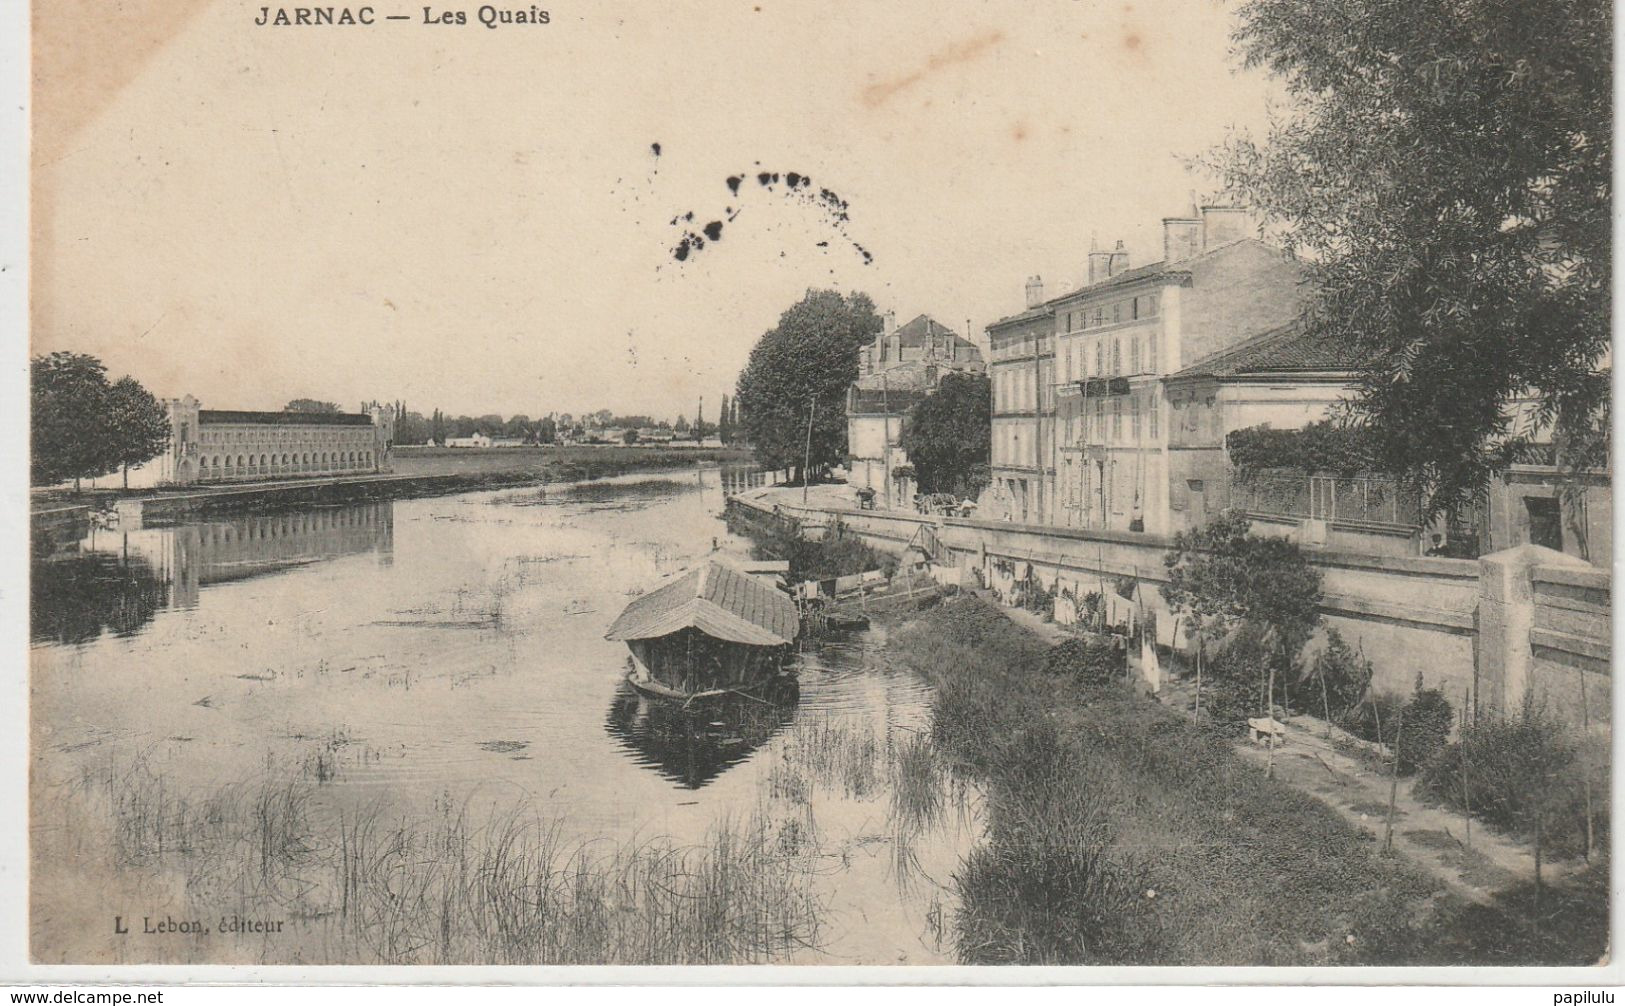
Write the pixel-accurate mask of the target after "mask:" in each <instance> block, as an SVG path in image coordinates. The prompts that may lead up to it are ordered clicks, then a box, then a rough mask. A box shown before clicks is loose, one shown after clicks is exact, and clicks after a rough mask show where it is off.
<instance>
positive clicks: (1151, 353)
mask: <svg viewBox="0 0 1625 1006" xmlns="http://www.w3.org/2000/svg"><path fill="white" fill-rule="evenodd" d="M1145 356H1146V361H1145V362H1146V370H1147V371H1148V372H1150V373H1153V374H1160V373H1162V360H1160V359H1159V358H1158V357H1157V333H1155V332H1152V333H1151V334H1150V335H1148V336H1146V347H1145Z"/></svg>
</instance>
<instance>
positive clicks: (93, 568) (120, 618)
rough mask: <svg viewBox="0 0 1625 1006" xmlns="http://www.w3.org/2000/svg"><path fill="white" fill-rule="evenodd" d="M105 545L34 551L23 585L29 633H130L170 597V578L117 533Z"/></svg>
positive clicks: (83, 638)
mask: <svg viewBox="0 0 1625 1006" xmlns="http://www.w3.org/2000/svg"><path fill="white" fill-rule="evenodd" d="M103 538H104V540H105V541H106V542H107V543H108V546H109V547H108V550H107V551H97V550H95V549H78V548H75V549H64V550H59V551H53V552H50V553H41V554H36V555H35V556H34V561H33V563H32V568H31V570H30V583H29V590H28V614H29V619H28V622H29V639H31V640H32V641H33V642H35V643H61V644H75V643H88V642H91V641H92V640H94V639H96V638H97V637H99V636H100V635H101V634H102V633H103V632H104V631H111V632H113V633H114V634H116V635H120V636H130V635H134V634H135V633H137V632H139V631H140V630H141V628H142V627H143V626H145V625H146V624H147V623H148V622H150V621H152V619H153V616H154V615H156V614H157V613H158V610H159V609H160V608H162V607H164V605H165V604H167V603H169V600H170V592H169V584H168V583H166V582H165V580H164V578H163V576H162V575H161V574H160V573H159V572H158V571H157V570H155V569H154V568H153V564H152V563H151V562H149V561H147V559H146V558H145V557H143V556H142V555H140V554H139V553H135V552H132V551H131V550H130V549H128V548H126V547H124V540H123V539H122V538H121V537H120V536H119V535H106V534H104V535H103Z"/></svg>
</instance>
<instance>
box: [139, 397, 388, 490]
mask: <svg viewBox="0 0 1625 1006" xmlns="http://www.w3.org/2000/svg"><path fill="white" fill-rule="evenodd" d="M164 404H165V408H166V409H167V411H168V413H169V423H170V444H169V449H168V450H167V451H166V452H165V454H164V455H163V458H162V467H161V470H160V473H159V480H160V481H161V482H165V483H170V484H173V485H191V484H194V483H216V482H242V481H250V480H258V479H267V478H299V477H307V476H333V475H361V474H370V473H376V472H387V471H390V458H391V454H392V451H393V450H394V446H395V414H394V409H393V408H392V407H390V406H376V405H375V406H373V407H372V409H371V410H370V411H369V413H368V414H362V413H343V412H241V411H234V410H227V409H204V408H201V407H200V405H199V402H198V400H197V399H196V398H194V397H192V396H191V395H187V396H185V397H183V398H171V399H168V400H167V401H166V402H165V403H164Z"/></svg>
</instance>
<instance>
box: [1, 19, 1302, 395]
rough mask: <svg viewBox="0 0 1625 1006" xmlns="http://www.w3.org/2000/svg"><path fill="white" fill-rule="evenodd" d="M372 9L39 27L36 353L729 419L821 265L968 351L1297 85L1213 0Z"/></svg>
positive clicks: (172, 380)
mask: <svg viewBox="0 0 1625 1006" xmlns="http://www.w3.org/2000/svg"><path fill="white" fill-rule="evenodd" d="M375 6H376V10H377V15H378V17H379V18H380V19H382V17H383V16H384V15H386V14H402V15H409V16H410V19H409V20H406V21H399V22H382V23H380V24H377V25H374V26H372V27H328V26H320V27H311V26H305V27H282V28H278V27H270V26H268V27H258V26H255V25H254V24H253V21H254V19H255V18H257V17H258V16H259V14H260V5H258V4H242V3H236V2H222V0H127V2H126V3H124V4H121V5H106V4H101V3H93V2H91V0H62V3H61V6H60V9H59V11H58V12H57V15H56V16H54V17H52V18H51V19H49V20H46V19H39V20H37V21H36V26H35V32H36V35H35V55H34V60H35V62H34V69H35V79H36V94H35V119H34V125H33V153H34V162H33V203H32V238H33V242H34V252H33V284H34V285H33V292H32V301H31V314H32V329H33V335H32V350H33V352H36V353H40V352H49V351H54V350H72V351H77V352H87V353H92V354H95V355H97V356H99V357H101V358H102V359H103V360H104V361H106V363H107V364H108V367H109V370H110V371H111V372H112V374H113V376H118V375H120V374H124V373H130V374H133V375H134V376H135V377H136V378H138V379H139V380H141V381H142V382H143V383H145V384H146V385H147V386H148V387H149V388H151V389H152V390H153V391H154V393H156V394H158V395H160V396H164V397H167V396H175V395H181V394H186V393H190V394H193V395H196V396H197V397H198V398H199V399H201V400H202V401H203V403H204V406H205V407H208V408H244V409H266V408H270V409H274V408H280V407H281V406H282V405H283V404H284V403H285V402H287V401H288V400H289V399H292V398H301V397H302V398H317V399H323V400H332V401H336V402H339V403H340V404H342V405H344V406H345V407H346V408H349V409H353V408H355V407H357V406H358V405H359V404H360V403H361V401H363V400H367V399H383V400H396V399H403V400H405V401H406V402H407V404H408V407H409V408H411V409H413V410H414V411H422V412H425V413H426V412H428V411H430V410H432V409H434V408H441V409H444V410H446V411H448V412H450V413H454V414H456V413H466V414H471V415H478V414H485V413H492V412H497V413H502V414H504V415H510V414H514V413H524V414H527V415H531V416H539V415H543V414H546V413H549V412H572V413H578V414H579V413H582V412H587V411H592V410H596V409H599V408H608V409H612V410H614V411H616V412H620V413H629V414H650V415H654V416H656V417H665V418H675V417H676V416H677V415H679V414H684V415H687V416H689V417H690V418H692V415H693V412H694V410H695V408H696V407H697V406H698V404H699V401H700V399H701V398H702V397H703V398H704V400H705V403H706V405H705V408H706V411H707V415H708V416H709V417H712V418H714V415H715V412H714V409H715V405H716V401H717V399H718V398H719V397H720V396H721V395H723V394H731V392H732V390H733V386H734V381H735V378H736V377H737V374H738V372H739V370H740V368H741V367H742V366H743V365H744V363H745V360H746V358H747V356H748V354H749V352H750V348H751V346H752V345H753V344H754V342H755V340H756V339H757V338H758V337H759V336H760V335H761V334H762V332H763V331H765V330H767V329H768V328H770V327H772V325H773V324H774V323H775V321H776V320H777V318H778V316H779V314H780V313H781V312H782V311H783V310H784V309H785V308H786V307H788V306H789V305H790V304H792V303H793V302H794V301H796V300H797V299H798V298H799V297H800V296H801V295H802V293H803V292H804V291H805V290H807V289H809V288H819V287H833V288H836V289H840V290H842V291H854V290H861V291H864V292H866V293H868V294H869V295H870V296H871V297H872V298H873V299H874V300H875V302H876V303H877V305H879V307H880V308H881V309H882V310H892V311H895V312H896V314H897V317H898V320H899V322H904V321H907V320H908V319H910V318H913V317H914V316H916V315H918V314H921V313H924V314H929V315H931V316H932V317H934V318H936V319H937V320H939V321H941V322H942V323H943V324H946V325H948V326H949V327H951V328H954V329H956V330H958V331H961V332H965V331H967V330H968V331H969V332H970V333H971V334H972V335H973V337H974V338H976V339H978V340H980V339H981V338H982V327H983V326H984V325H986V324H987V323H988V322H990V321H993V320H995V319H997V318H998V317H1001V316H1003V315H1006V314H1010V313H1014V312H1016V311H1019V310H1021V308H1022V306H1023V301H1022V297H1023V287H1024V285H1025V282H1026V279H1027V277H1028V276H1030V275H1034V274H1037V275H1041V276H1042V277H1043V278H1044V280H1045V282H1046V285H1047V289H1048V291H1049V292H1050V293H1054V292H1057V291H1058V290H1059V289H1060V288H1061V287H1062V286H1075V285H1077V284H1078V282H1079V281H1080V279H1081V277H1082V275H1083V274H1084V272H1085V267H1086V255H1087V252H1088V250H1089V247H1090V243H1091V241H1098V242H1099V243H1100V244H1101V246H1102V247H1110V246H1111V245H1112V244H1114V243H1115V242H1116V241H1118V240H1123V241H1124V242H1125V245H1126V247H1127V248H1128V250H1129V252H1130V255H1131V259H1132V262H1133V264H1142V263H1145V262H1149V261H1153V260H1155V259H1158V258H1160V257H1161V253H1160V248H1161V244H1160V242H1161V238H1160V234H1161V218H1162V217H1165V216H1170V215H1178V214H1181V213H1182V212H1183V211H1184V209H1185V207H1186V206H1187V205H1188V204H1189V200H1190V195H1189V193H1190V192H1191V191H1192V190H1193V189H1194V190H1196V191H1197V192H1198V193H1199V194H1201V195H1206V194H1207V193H1211V192H1212V191H1214V187H1215V185H1214V181H1213V180H1212V179H1210V178H1205V177H1202V176H1200V175H1193V174H1191V173H1190V172H1189V170H1188V169H1187V166H1186V163H1185V158H1187V157H1189V156H1191V155H1194V154H1198V153H1200V152H1202V151H1203V150H1205V149H1206V148H1208V147H1209V146H1211V145H1212V144H1214V143H1216V142H1218V141H1219V140H1221V139H1222V138H1223V136H1224V135H1225V132H1226V130H1227V129H1229V128H1232V127H1241V128H1251V129H1255V130H1256V129H1260V128H1262V126H1263V124H1264V122H1265V116H1266V100H1267V98H1268V96H1269V94H1270V93H1271V90H1270V89H1271V84H1270V82H1269V81H1267V80H1266V79H1264V78H1263V77H1262V76H1261V75H1259V74H1257V73H1253V72H1250V71H1248V72H1243V71H1240V70H1239V67H1238V63H1237V61H1236V60H1235V59H1234V57H1233V56H1232V55H1231V53H1230V46H1229V32H1230V30H1231V28H1232V27H1233V11H1232V9H1231V7H1229V6H1227V5H1226V4H1223V3H1217V2H1210V0H1155V2H1153V0H1134V2H1131V3H1122V2H1118V3H1103V2H1091V0H1022V2H1014V0H1012V2H1002V0H999V2H994V0H987V2H977V0H959V2H952V3H945V2H942V0H932V2H911V0H893V2H887V3H858V2H842V0H835V2H824V3H813V2H803V0H796V2H786V0H753V2H732V0H708V2H691V0H669V2H662V3H633V2H631V0H621V2H619V3H609V2H598V0H569V2H567V3H566V2H557V0H543V2H541V3H538V4H537V7H538V8H539V9H547V10H548V13H549V23H548V24H546V25H533V24H525V25H520V24H511V25H501V26H499V27H498V28H496V29H487V28H485V27H483V26H481V25H480V24H479V23H478V17H477V15H478V11H479V7H478V6H477V5H475V6H458V5H456V4H452V5H444V6H440V5H437V6H435V7H434V8H433V9H434V10H436V11H447V10H449V11H456V10H462V11H464V12H466V15H467V19H468V22H469V23H468V24H466V25H438V24H437V25H428V24H424V23H422V22H423V7H422V5H421V4H415V3H414V4H407V3H399V4H392V3H391V0H376V2H375ZM53 7H55V5H53ZM504 9H508V8H504ZM521 9H523V10H527V11H528V10H529V9H530V8H529V7H525V8H521ZM273 13H274V8H273ZM657 145H658V146H657ZM792 172H793V173H795V174H796V175H798V176H805V177H807V178H810V180H811V181H810V182H802V181H801V178H800V177H798V178H797V179H796V181H797V183H798V184H795V185H793V186H792V183H791V181H790V177H789V176H790V174H791V173H792ZM760 173H766V174H768V175H769V184H767V185H763V184H760V183H759V182H758V181H757V178H756V176H757V175H758V174H760ZM775 173H776V174H777V175H778V179H777V181H774V180H773V179H772V178H771V176H772V175H773V174H775ZM730 177H740V178H741V179H742V180H741V181H740V182H739V184H738V188H737V192H736V191H734V190H733V189H732V188H730V186H729V184H728V179H729V178H730ZM687 214H692V215H693V218H692V220H689V219H686V218H685V215H687ZM712 222H717V223H720V224H721V225H722V226H721V231H720V240H715V241H712V240H706V241H705V242H704V245H703V247H695V246H694V245H693V244H692V243H690V244H689V248H688V253H687V255H686V257H684V258H682V259H681V260H679V258H678V257H677V255H676V254H674V252H675V251H676V250H677V249H678V248H679V246H680V245H682V244H683V238H684V237H685V235H687V234H698V235H700V236H701V237H702V238H703V237H704V228H705V225H706V224H709V223H712Z"/></svg>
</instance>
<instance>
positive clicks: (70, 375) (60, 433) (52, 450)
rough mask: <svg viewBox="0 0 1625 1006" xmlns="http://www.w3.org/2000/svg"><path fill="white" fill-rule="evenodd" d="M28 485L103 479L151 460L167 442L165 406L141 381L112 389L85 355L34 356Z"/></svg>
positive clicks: (99, 368)
mask: <svg viewBox="0 0 1625 1006" xmlns="http://www.w3.org/2000/svg"><path fill="white" fill-rule="evenodd" d="M29 380H30V388H29V393H30V410H31V412H32V417H31V425H32V430H31V450H30V457H29V481H30V482H31V483H32V484H33V485H55V484H56V483H58V482H63V481H66V480H68V479H72V480H73V484H74V491H75V492H77V491H78V490H79V484H80V480H81V479H94V478H100V477H101V476H103V475H110V474H112V473H113V472H115V471H118V470H119V469H120V468H124V469H125V472H126V482H127V481H128V470H129V468H130V466H132V465H139V464H141V463H143V462H146V461H150V460H152V459H153V458H155V457H157V456H158V455H159V454H161V453H162V452H163V450H164V448H165V447H166V446H168V444H169V424H168V420H167V417H166V416H165V413H164V409H163V406H162V404H160V403H159V402H158V400H157V399H156V398H154V397H153V396H152V394H151V393H150V392H148V391H147V389H146V388H144V387H142V386H141V384H140V382H138V381H136V380H135V379H134V378H132V377H122V378H120V379H119V380H118V381H117V382H115V383H112V384H109V383H108V380H107V367H106V366H104V365H103V364H102V361H100V360H98V359H97V358H96V357H94V356H89V355H86V354H84V353H51V354H49V355H47V356H36V357H34V359H33V360H32V361H30V365H29Z"/></svg>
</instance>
